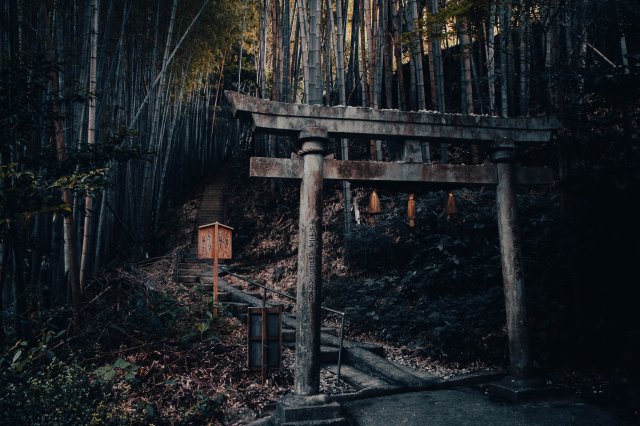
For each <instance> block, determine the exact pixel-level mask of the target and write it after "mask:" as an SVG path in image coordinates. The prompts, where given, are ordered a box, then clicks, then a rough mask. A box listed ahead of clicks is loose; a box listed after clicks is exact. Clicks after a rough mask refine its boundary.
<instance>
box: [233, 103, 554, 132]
mask: <svg viewBox="0 0 640 426" xmlns="http://www.w3.org/2000/svg"><path fill="white" fill-rule="evenodd" d="M225 94H226V96H227V99H229V101H230V102H231V105H232V108H233V111H234V114H235V115H236V116H241V115H245V116H247V115H250V116H251V118H252V119H253V123H254V126H255V128H256V130H258V131H264V132H268V133H283V134H296V133H298V132H300V131H301V130H302V129H304V128H305V127H307V126H311V125H313V126H316V127H324V128H326V129H327V132H328V134H329V136H330V137H362V138H365V137H372V138H381V139H393V138H400V139H417V140H429V139H437V140H438V141H439V142H442V141H445V140H448V141H455V142H493V141H495V140H496V139H500V138H503V137H508V138H510V139H512V140H514V141H516V142H540V141H547V140H549V138H550V136H551V131H553V130H555V129H558V128H559V127H560V123H559V121H558V120H557V119H556V118H554V117H537V118H531V117H526V118H504V117H493V116H486V115H463V114H445V113H439V112H433V111H420V112H407V111H398V110H377V109H370V108H353V107H325V106H318V105H305V104H292V103H283V102H272V101H266V100H262V99H258V98H254V97H250V96H246V95H241V94H239V93H236V92H230V91H226V92H225Z"/></svg>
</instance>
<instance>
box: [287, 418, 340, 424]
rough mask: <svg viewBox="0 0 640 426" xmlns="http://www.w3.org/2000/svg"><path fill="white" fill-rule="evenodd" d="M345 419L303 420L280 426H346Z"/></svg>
mask: <svg viewBox="0 0 640 426" xmlns="http://www.w3.org/2000/svg"><path fill="white" fill-rule="evenodd" d="M348 424H349V423H348V422H347V420H346V419H344V418H342V419H326V420H305V421H300V422H286V423H282V426H347V425H348Z"/></svg>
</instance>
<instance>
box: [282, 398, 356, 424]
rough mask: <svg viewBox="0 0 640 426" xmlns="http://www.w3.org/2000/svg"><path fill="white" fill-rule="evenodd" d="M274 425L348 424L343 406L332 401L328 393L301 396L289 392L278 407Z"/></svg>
mask: <svg viewBox="0 0 640 426" xmlns="http://www.w3.org/2000/svg"><path fill="white" fill-rule="evenodd" d="M271 423H272V424H273V425H277V426H280V425H287V426H289V425H291V426H294V425H301V426H302V425H310V424H314V425H315V424H317V425H332V426H333V425H336V426H341V425H347V424H348V422H347V420H346V419H345V418H344V416H343V415H342V407H341V406H340V404H338V403H337V402H335V401H331V400H330V398H329V397H328V396H327V395H323V394H319V395H311V396H300V395H296V394H288V395H286V396H285V397H283V398H282V399H280V401H278V405H277V407H276V412H275V415H274V416H273V418H272V419H271Z"/></svg>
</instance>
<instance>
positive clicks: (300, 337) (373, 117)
mask: <svg viewBox="0 0 640 426" xmlns="http://www.w3.org/2000/svg"><path fill="white" fill-rule="evenodd" d="M225 93H226V96H227V98H228V99H229V101H230V102H231V105H232V108H233V111H234V114H235V115H236V116H237V117H243V116H244V117H250V118H251V119H252V121H253V125H254V128H255V130H256V131H259V132H263V133H270V134H284V135H293V136H297V138H298V151H297V153H296V154H293V155H292V158H290V159H284V158H261V157H254V158H251V164H250V175H251V176H259V177H269V178H288V179H301V181H302V182H301V189H300V219H299V220H300V222H299V231H298V232H299V248H298V279H297V312H298V326H297V329H296V362H295V387H294V392H295V394H296V395H299V396H309V395H316V394H318V393H319V377H320V374H319V372H320V361H319V359H320V356H319V353H320V292H321V254H322V247H321V245H322V235H321V232H322V231H321V222H322V187H323V180H324V179H333V180H349V181H356V182H370V183H376V184H377V183H384V182H388V183H393V182H396V183H399V182H402V183H425V184H448V185H451V184H454V185H455V184H459V185H496V186H497V199H496V202H497V208H498V227H499V234H500V252H501V259H502V274H503V285H504V294H505V304H506V313H507V330H508V338H509V356H510V375H511V378H512V379H513V380H514V381H518V382H526V381H527V380H529V379H530V378H531V377H532V371H531V357H530V354H529V339H528V332H527V315H526V310H525V291H524V290H525V288H524V276H523V271H522V265H521V259H520V258H521V255H520V241H519V229H518V223H517V211H516V200H515V185H516V184H551V183H553V174H552V172H551V170H550V169H548V168H526V167H517V166H514V165H513V162H514V154H515V151H516V149H517V146H518V145H519V144H521V143H525V142H531V143H535V142H544V141H548V140H549V139H550V137H551V133H552V131H554V130H556V129H558V128H560V123H559V121H558V120H557V119H555V118H552V117H542V118H501V117H490V116H475V115H461V114H443V113H435V112H404V111H397V110H374V109H368V108H354V107H325V106H316V105H306V104H289V103H280V102H272V101H265V100H261V99H257V98H254V97H249V96H245V95H241V94H239V93H235V92H225ZM329 137H335V138H371V139H386V140H390V139H399V140H403V141H405V160H409V161H411V160H414V159H417V157H419V156H418V155H416V151H417V149H419V143H420V142H419V141H424V140H428V141H429V140H430V141H434V140H435V141H438V142H450V143H476V144H487V145H489V146H490V149H491V153H492V160H493V163H494V164H489V165H454V164H423V163H415V162H404V163H402V162H401V163H395V162H394V163H391V162H372V161H340V160H335V159H332V158H329V157H325V150H326V145H327V142H328V138H329ZM414 161H415V160H414Z"/></svg>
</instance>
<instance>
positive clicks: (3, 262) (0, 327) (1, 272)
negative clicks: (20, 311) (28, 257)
mask: <svg viewBox="0 0 640 426" xmlns="http://www.w3.org/2000/svg"><path fill="white" fill-rule="evenodd" d="M8 259H9V250H7V247H6V244H5V243H4V242H1V241H0V347H2V346H3V345H4V342H5V340H6V333H5V331H4V302H3V298H2V296H3V293H4V282H5V274H6V271H7V262H8Z"/></svg>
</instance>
